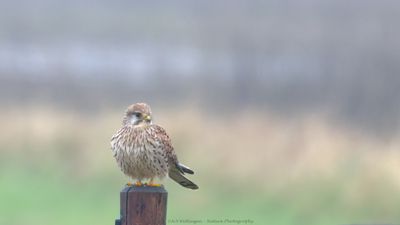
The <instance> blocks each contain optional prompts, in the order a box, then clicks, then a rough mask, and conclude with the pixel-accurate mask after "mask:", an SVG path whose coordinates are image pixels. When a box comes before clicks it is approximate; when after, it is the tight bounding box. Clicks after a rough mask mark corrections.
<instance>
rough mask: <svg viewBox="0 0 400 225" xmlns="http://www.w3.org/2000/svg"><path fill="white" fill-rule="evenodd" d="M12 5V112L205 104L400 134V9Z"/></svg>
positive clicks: (271, 4)
mask: <svg viewBox="0 0 400 225" xmlns="http://www.w3.org/2000/svg"><path fill="white" fill-rule="evenodd" d="M0 4H1V7H0V100H1V102H2V104H3V105H13V104H37V103H43V102H44V103H51V104H55V105H59V106H63V107H74V108H79V109H82V110H83V111H85V110H92V109H97V108H99V107H111V106H118V107H119V106H125V105H126V104H127V103H130V102H133V101H137V100H145V101H150V102H151V101H153V102H160V103H163V102H168V103H176V104H179V103H182V102H191V101H196V102H200V103H201V104H204V105H205V106H210V108H211V107H215V106H218V107H219V108H225V109H229V110H237V108H238V106H239V107H240V108H242V107H256V108H259V109H269V110H275V111H277V112H279V113H287V114H290V115H293V114H297V113H308V112H314V111H318V110H324V111H332V112H333V113H334V114H335V115H337V116H338V118H341V119H344V121H348V122H350V123H351V124H354V125H357V126H360V127H361V128H367V129H369V130H372V131H376V132H377V133H380V132H385V133H390V132H393V131H397V128H398V125H399V121H400V120H399V119H400V117H399V113H400V100H399V99H400V98H399V94H400V91H399V90H400V76H399V72H400V62H399V59H400V41H399V37H400V27H399V26H398V21H400V3H399V2H398V1H389V0H387V1H386V0H384V1H375V0H357V1H344V0H322V1H321V0H306V1H281V0H267V1H265V0H262V1H261V0H257V1H214V0H212V1H211V0H206V1H161V0H156V1H77V0H73V1H61V0H59V1H53V0H41V1H1V3H0Z"/></svg>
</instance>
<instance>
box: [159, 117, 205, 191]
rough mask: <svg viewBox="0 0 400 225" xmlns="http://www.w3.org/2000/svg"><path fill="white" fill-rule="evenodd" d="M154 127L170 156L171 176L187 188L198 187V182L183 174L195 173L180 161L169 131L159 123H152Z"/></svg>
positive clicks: (168, 156)
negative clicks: (195, 182)
mask: <svg viewBox="0 0 400 225" xmlns="http://www.w3.org/2000/svg"><path fill="white" fill-rule="evenodd" d="M152 129H153V131H154V132H155V134H156V136H157V137H158V139H159V142H161V144H162V146H163V149H164V151H165V153H166V156H167V158H168V163H169V172H168V175H169V177H170V178H171V179H173V180H174V181H176V182H178V183H179V184H180V185H182V186H184V187H186V188H190V189H198V188H199V187H198V186H197V185H196V184H194V183H193V182H192V181H190V180H189V179H187V178H186V177H184V176H183V174H184V173H188V174H193V173H194V172H193V170H191V169H190V168H189V167H187V166H185V165H183V164H180V163H179V161H178V157H177V156H176V154H175V151H174V148H173V147H172V143H171V139H170V138H169V136H168V134H167V132H166V131H165V130H164V129H163V128H162V127H160V126H158V125H152Z"/></svg>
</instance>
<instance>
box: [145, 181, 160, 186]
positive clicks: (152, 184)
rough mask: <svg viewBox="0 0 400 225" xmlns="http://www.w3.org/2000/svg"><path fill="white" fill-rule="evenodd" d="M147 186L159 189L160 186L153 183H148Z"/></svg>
mask: <svg viewBox="0 0 400 225" xmlns="http://www.w3.org/2000/svg"><path fill="white" fill-rule="evenodd" d="M147 186H149V187H161V184H155V183H153V182H149V184H147Z"/></svg>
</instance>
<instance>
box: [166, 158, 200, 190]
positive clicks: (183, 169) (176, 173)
mask: <svg viewBox="0 0 400 225" xmlns="http://www.w3.org/2000/svg"><path fill="white" fill-rule="evenodd" d="M185 173H188V174H194V172H193V170H191V169H190V168H189V167H187V166H185V165H183V164H180V163H177V164H175V166H173V167H172V168H170V169H169V173H168V175H169V177H170V178H171V179H172V180H174V181H176V182H177V183H179V184H180V185H182V186H184V187H185V188H190V189H198V188H199V187H198V186H197V185H196V184H195V183H193V182H192V181H190V180H189V179H187V178H186V177H184V176H183V174H185Z"/></svg>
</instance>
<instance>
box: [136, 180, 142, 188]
mask: <svg viewBox="0 0 400 225" xmlns="http://www.w3.org/2000/svg"><path fill="white" fill-rule="evenodd" d="M142 185H143V184H142V182H140V181H136V183H135V186H138V187H141V186H142Z"/></svg>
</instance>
